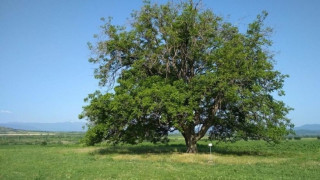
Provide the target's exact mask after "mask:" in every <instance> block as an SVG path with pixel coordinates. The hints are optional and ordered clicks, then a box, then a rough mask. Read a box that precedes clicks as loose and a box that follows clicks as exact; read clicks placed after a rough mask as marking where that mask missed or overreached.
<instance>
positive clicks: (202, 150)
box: [0, 133, 320, 179]
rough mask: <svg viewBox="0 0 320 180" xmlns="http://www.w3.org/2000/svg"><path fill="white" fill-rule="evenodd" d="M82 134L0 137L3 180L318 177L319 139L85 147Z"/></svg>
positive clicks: (176, 141) (173, 139)
mask: <svg viewBox="0 0 320 180" xmlns="http://www.w3.org/2000/svg"><path fill="white" fill-rule="evenodd" d="M82 136H83V134H82V133H55V134H43V135H37V136H35V135H34V136H32V135H24V136H0V179H319V176H320V140H318V139H317V138H302V139H301V140H294V139H293V140H285V141H283V142H281V143H280V144H269V143H266V142H264V141H239V142H236V143H218V144H217V143H216V142H213V147H212V154H211V155H210V153H209V147H208V143H210V142H211V141H208V140H207V139H206V138H204V139H203V140H202V141H200V142H199V144H198V148H199V153H198V154H186V153H184V152H185V150H186V148H185V145H184V140H183V138H182V137H181V136H179V135H173V136H171V137H170V142H169V143H168V144H151V143H148V142H144V143H142V144H139V145H117V146H111V145H106V144H100V145H97V146H94V147H86V146H83V145H82V144H81V143H80V142H79V140H80V138H81V137H82Z"/></svg>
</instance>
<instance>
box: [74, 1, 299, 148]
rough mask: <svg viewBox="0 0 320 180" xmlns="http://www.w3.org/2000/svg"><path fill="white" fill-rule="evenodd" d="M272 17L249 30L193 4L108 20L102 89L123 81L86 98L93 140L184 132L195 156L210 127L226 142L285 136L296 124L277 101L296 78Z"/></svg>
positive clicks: (99, 73) (98, 49)
mask: <svg viewBox="0 0 320 180" xmlns="http://www.w3.org/2000/svg"><path fill="white" fill-rule="evenodd" d="M266 16H267V13H266V12H263V13H262V14H260V15H258V16H257V18H256V20H255V21H253V22H252V23H250V24H249V25H248V28H247V30H246V32H240V31H239V29H238V27H237V26H234V25H232V24H230V23H227V22H225V21H223V19H222V18H221V17H219V16H216V15H215V14H213V12H212V11H211V10H205V9H203V7H201V6H200V5H199V4H197V3H194V2H193V1H191V0H190V1H188V2H183V3H180V4H172V3H167V4H164V5H157V4H151V3H150V2H145V3H144V6H143V7H142V8H141V10H140V11H135V12H134V13H132V19H131V22H130V26H117V25H113V24H112V22H111V21H112V20H111V18H110V19H108V20H104V22H105V24H104V25H103V26H102V33H101V34H100V35H98V36H96V37H97V42H96V43H95V44H93V45H89V46H90V48H91V50H92V52H93V54H94V56H93V57H92V58H91V59H90V60H89V61H90V62H92V63H94V64H97V65H98V67H97V68H96V69H95V77H96V78H97V79H99V80H100V85H101V86H104V87H106V86H107V87H109V88H110V87H113V85H115V87H114V91H109V93H101V92H98V91H97V92H95V93H93V94H90V95H89V96H88V98H86V101H87V102H88V103H89V104H88V105H87V106H85V107H84V109H83V112H82V114H80V118H86V119H88V121H89V130H88V132H87V134H86V137H85V141H86V143H87V144H88V145H93V144H95V143H98V142H101V141H105V140H106V141H108V142H112V143H119V142H123V143H132V144H134V143H139V142H142V141H143V140H150V141H152V142H158V141H167V135H168V133H169V132H171V131H174V130H179V131H180V132H181V133H182V135H183V137H184V139H185V142H186V146H187V152H189V153H195V152H197V141H199V140H200V139H201V138H202V137H203V136H204V135H205V134H206V133H207V132H208V131H209V132H210V135H211V136H212V137H214V138H217V139H219V140H227V139H232V140H236V139H248V138H250V139H264V140H267V141H278V140H280V139H281V138H282V137H283V136H284V135H286V134H288V133H289V131H290V129H292V127H293V125H292V124H291V123H290V120H289V119H288V118H286V117H285V116H286V114H287V113H288V112H289V111H290V108H289V107H287V106H286V105H285V104H284V103H283V102H282V101H278V100H276V99H274V97H273V96H274V95H275V94H276V93H278V95H279V96H282V95H284V91H283V90H282V87H283V83H284V79H285V78H286V77H287V76H286V75H283V74H281V73H280V72H279V71H277V70H275V69H274V61H273V56H272V53H270V50H269V49H268V48H269V47H270V45H271V44H272V43H271V41H270V40H269V34H270V32H271V29H269V28H266V27H264V24H263V22H264V19H265V18H266ZM115 81H116V83H115Z"/></svg>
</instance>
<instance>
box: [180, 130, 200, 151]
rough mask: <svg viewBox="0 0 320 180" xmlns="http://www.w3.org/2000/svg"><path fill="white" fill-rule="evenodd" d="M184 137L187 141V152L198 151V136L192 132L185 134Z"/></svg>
mask: <svg viewBox="0 0 320 180" xmlns="http://www.w3.org/2000/svg"><path fill="white" fill-rule="evenodd" d="M183 137H184V140H185V142H186V146H187V153H197V152H198V148H197V141H196V137H195V136H194V135H191V134H183Z"/></svg>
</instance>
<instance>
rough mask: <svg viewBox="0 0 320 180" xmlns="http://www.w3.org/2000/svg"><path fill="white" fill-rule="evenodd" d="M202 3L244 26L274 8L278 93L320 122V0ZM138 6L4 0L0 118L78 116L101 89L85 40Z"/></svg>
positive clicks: (0, 7) (299, 119) (297, 114)
mask: <svg viewBox="0 0 320 180" xmlns="http://www.w3.org/2000/svg"><path fill="white" fill-rule="evenodd" d="M153 2H160V3H162V2H165V1H164V0H162V1H160V0H157V1H153ZM203 4H204V5H205V7H207V8H210V9H212V10H213V11H214V12H215V13H216V14H217V15H221V16H223V17H224V18H225V20H227V21H229V22H231V23H233V24H237V25H238V26H240V29H243V27H245V25H247V24H248V23H249V22H251V21H252V20H253V19H254V18H255V17H256V15H257V14H258V13H260V12H261V11H262V10H267V11H268V12H269V16H268V19H267V20H266V25H268V26H270V27H272V28H274V33H273V35H272V40H273V41H274V44H273V46H272V48H271V50H272V51H274V53H275V60H276V61H277V64H276V69H278V70H280V71H281V72H283V73H285V74H289V75H290V78H288V79H287V80H286V82H285V86H284V89H285V91H286V96H285V97H282V98H281V99H282V100H283V101H285V102H286V103H287V104H288V105H289V106H291V107H293V108H295V110H294V111H292V112H291V113H290V114H289V117H290V118H291V119H292V122H293V123H295V124H296V125H297V126H299V125H302V124H312V123H320V121H319V118H318V115H317V114H318V112H319V111H320V108H319V107H320V96H319V92H320V81H319V77H320V69H319V68H320V59H319V58H320V55H319V53H320V34H319V32H320V20H319V18H320V11H319V8H320V1H317V0H308V1H302V0H282V1H277V0H242V1H238V0H211V1H210V0H203ZM141 5H142V2H141V1H138V0H136V1H129V0H127V1H124V0H117V1H111V0H110V1H102V0H101V1H98V0H92V1H89V0H77V1H74V0H68V1H63V0H45V1H43V0H1V1H0V123H4V122H65V121H79V120H78V114H79V113H80V112H81V111H82V108H81V107H82V106H83V105H84V102H83V99H84V98H85V97H86V96H87V94H88V93H91V92H94V91H95V90H96V89H100V87H99V86H98V81H97V80H95V79H94V78H93V68H94V65H92V64H90V63H89V62H88V58H89V57H90V51H89V50H88V48H87V42H89V41H94V39H93V34H95V33H99V26H100V25H101V21H100V18H101V17H108V16H112V17H113V19H114V23H115V24H121V25H123V24H128V20H127V18H129V17H130V13H131V12H132V10H137V9H139V8H140V7H141ZM102 90H103V89H102Z"/></svg>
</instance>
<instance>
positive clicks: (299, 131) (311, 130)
mask: <svg viewBox="0 0 320 180" xmlns="http://www.w3.org/2000/svg"><path fill="white" fill-rule="evenodd" d="M294 130H295V132H296V135H298V136H320V124H305V125H302V126H299V127H295V128H294Z"/></svg>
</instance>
